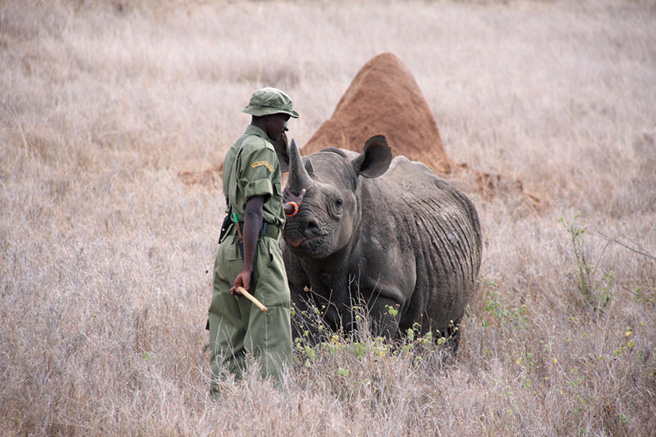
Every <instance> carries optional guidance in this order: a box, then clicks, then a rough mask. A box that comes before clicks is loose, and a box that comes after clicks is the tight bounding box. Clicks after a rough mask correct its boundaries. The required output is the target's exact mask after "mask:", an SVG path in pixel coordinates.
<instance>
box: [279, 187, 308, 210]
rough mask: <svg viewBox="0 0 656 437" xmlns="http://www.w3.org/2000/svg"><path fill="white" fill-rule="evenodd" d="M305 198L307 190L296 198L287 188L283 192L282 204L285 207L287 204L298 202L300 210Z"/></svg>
mask: <svg viewBox="0 0 656 437" xmlns="http://www.w3.org/2000/svg"><path fill="white" fill-rule="evenodd" d="M304 196H305V188H303V189H302V190H301V192H300V193H299V194H298V196H295V195H294V193H292V192H291V190H290V189H289V188H287V187H285V189H284V190H282V203H283V205H284V204H286V203H287V202H296V204H297V205H298V206H299V208H300V206H301V203H303V197H304Z"/></svg>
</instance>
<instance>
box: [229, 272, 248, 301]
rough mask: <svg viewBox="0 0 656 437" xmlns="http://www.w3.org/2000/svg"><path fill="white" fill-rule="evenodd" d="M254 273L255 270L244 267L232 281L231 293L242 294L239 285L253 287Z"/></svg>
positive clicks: (246, 287)
mask: <svg viewBox="0 0 656 437" xmlns="http://www.w3.org/2000/svg"><path fill="white" fill-rule="evenodd" d="M252 274H253V271H252V270H251V271H249V270H248V269H244V270H242V271H241V272H239V274H238V275H237V277H236V278H235V282H233V283H232V288H231V289H230V294H236V295H239V296H241V293H240V292H239V290H237V287H244V288H245V289H246V290H248V289H249V288H251V275H252Z"/></svg>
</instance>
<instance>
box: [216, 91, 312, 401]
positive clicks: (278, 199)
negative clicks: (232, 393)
mask: <svg viewBox="0 0 656 437" xmlns="http://www.w3.org/2000/svg"><path fill="white" fill-rule="evenodd" d="M242 111H243V112H245V113H247V114H250V115H251V116H252V119H251V124H250V125H249V126H248V127H247V128H246V132H245V133H244V134H243V135H242V136H241V137H240V138H239V139H238V140H237V142H236V143H235V144H233V145H232V147H231V148H230V149H229V150H228V153H227V154H226V157H225V162H224V166H223V191H224V194H225V195H226V205H227V206H226V211H227V212H228V217H229V225H227V229H226V231H225V232H223V233H222V236H221V239H220V241H219V249H218V252H217V255H216V260H215V264H214V290H213V293H212V303H211V305H210V308H209V321H208V325H209V331H210V364H211V368H212V373H213V381H212V391H213V392H215V391H216V387H217V382H218V380H219V379H220V376H221V371H222V369H223V367H224V365H225V366H227V368H228V370H229V371H230V372H231V373H232V374H234V375H235V377H236V378H238V379H240V378H241V377H242V372H243V370H244V367H245V364H246V356H247V354H252V355H253V356H254V357H255V359H256V362H257V364H258V365H259V366H260V373H261V375H262V377H264V378H269V377H271V378H272V379H273V382H274V384H276V385H277V386H279V385H280V380H281V371H282V370H283V369H284V368H285V367H286V366H287V367H288V366H289V365H290V364H291V360H292V338H291V325H290V297H289V286H288V284H287V276H286V273H285V267H284V264H283V260H282V254H281V251H280V246H279V243H278V236H279V235H280V230H281V229H282V227H283V225H284V223H285V216H286V215H287V216H293V215H295V214H296V212H298V207H299V206H300V205H301V203H302V201H303V195H304V194H305V190H303V191H302V192H301V193H300V194H299V195H298V196H295V195H293V194H292V193H290V192H289V191H287V190H285V192H284V194H283V190H282V188H281V185H282V182H281V178H280V177H281V176H280V172H281V169H280V162H279V159H278V156H277V155H276V150H275V149H274V146H273V144H274V143H277V142H279V140H281V137H282V138H283V139H284V140H285V142H286V137H285V131H287V121H288V120H289V118H290V117H293V118H298V117H299V115H298V113H297V112H296V111H295V110H294V108H293V105H292V101H291V99H290V98H289V96H288V95H287V94H285V93H284V92H282V91H280V90H278V89H275V88H262V89H260V90H257V91H255V92H254V93H253V95H252V96H251V99H250V102H249V104H248V106H246V107H244V108H242ZM280 153H282V154H285V153H286V150H285V151H280ZM283 195H284V197H285V200H286V201H288V202H286V204H285V205H283V204H282V198H283ZM224 227H225V226H224ZM237 287H243V288H244V289H246V290H248V291H249V292H250V293H251V294H252V295H254V296H255V297H256V298H257V299H259V300H260V301H261V302H262V303H263V304H264V306H266V307H267V309H268V311H267V312H263V311H261V310H260V309H259V308H258V307H257V306H255V305H254V304H252V303H251V302H250V301H249V300H248V299H246V298H245V297H243V296H242V295H241V293H240V292H239V291H238V290H237Z"/></svg>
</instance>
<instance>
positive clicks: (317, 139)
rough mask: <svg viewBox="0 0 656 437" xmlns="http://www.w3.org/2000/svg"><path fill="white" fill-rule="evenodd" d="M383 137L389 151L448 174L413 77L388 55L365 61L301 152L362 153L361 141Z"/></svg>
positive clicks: (447, 160)
mask: <svg viewBox="0 0 656 437" xmlns="http://www.w3.org/2000/svg"><path fill="white" fill-rule="evenodd" d="M376 134H383V135H385V136H386V137H387V141H388V143H389V145H390V147H391V148H392V153H393V154H394V155H395V156H396V155H404V156H406V157H407V158H408V159H411V160H413V161H421V162H423V163H425V164H427V165H429V167H431V169H433V170H434V171H436V172H438V173H442V174H447V173H450V172H451V171H452V170H453V168H454V166H455V163H454V162H453V161H452V160H451V159H450V158H449V157H448V156H447V155H446V153H445V152H444V147H443V145H442V140H441V138H440V131H439V129H438V128H437V123H436V121H435V118H434V117H433V113H432V112H431V109H430V107H429V106H428V102H426V99H425V98H424V95H423V94H422V92H421V89H419V86H418V85H417V82H416V81H415V79H414V77H413V75H412V73H410V71H409V70H408V68H407V67H406V66H405V65H404V64H403V62H401V60H400V59H399V58H398V57H396V56H395V55H394V54H392V53H383V54H380V55H378V56H376V57H374V58H373V59H371V60H370V61H369V62H367V63H366V64H365V65H364V66H363V67H362V68H361V69H360V71H359V72H358V74H357V75H356V76H355V78H354V79H353V81H352V82H351V85H350V86H349V88H348V89H347V90H346V93H344V96H343V97H342V98H341V100H340V101H339V103H338V104H337V107H336V108H335V112H334V113H333V115H332V116H331V117H330V119H328V120H327V121H326V122H324V123H323V125H321V127H320V128H319V130H318V131H317V132H316V133H315V134H314V135H313V136H312V138H310V140H309V141H308V143H307V144H306V145H305V146H304V147H303V148H302V149H301V153H302V154H303V155H309V154H311V153H314V152H316V151H317V150H319V149H322V148H324V147H327V146H334V147H340V148H344V149H350V150H354V151H357V152H360V151H362V146H363V145H364V143H365V141H366V140H367V139H369V138H370V137H371V136H373V135H376Z"/></svg>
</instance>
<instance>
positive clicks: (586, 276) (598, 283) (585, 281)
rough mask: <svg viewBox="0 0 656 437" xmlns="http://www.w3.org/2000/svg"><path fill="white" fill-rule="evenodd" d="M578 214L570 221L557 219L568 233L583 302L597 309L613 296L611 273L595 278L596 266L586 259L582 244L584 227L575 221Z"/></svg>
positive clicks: (604, 305)
mask: <svg viewBox="0 0 656 437" xmlns="http://www.w3.org/2000/svg"><path fill="white" fill-rule="evenodd" d="M580 216H581V213H580V212H577V213H576V215H575V216H574V218H573V219H572V221H571V222H568V221H567V220H565V219H564V218H563V217H560V218H559V219H558V221H559V222H560V223H561V224H562V225H563V226H564V227H565V229H566V230H567V232H568V233H569V235H570V239H571V242H572V247H573V249H574V257H575V259H576V269H575V272H576V277H577V288H578V289H579V291H580V292H581V295H582V297H583V302H584V304H585V305H587V306H591V307H592V308H593V310H594V311H597V310H601V309H603V308H605V307H606V306H607V305H608V304H609V303H610V301H611V299H612V297H613V295H612V293H611V292H610V285H611V283H612V282H613V274H612V273H604V274H603V275H602V278H601V280H597V279H596V277H597V275H598V273H599V271H598V269H597V266H593V265H591V264H590V263H589V262H588V260H587V256H586V255H587V254H586V250H585V248H584V244H583V234H585V228H582V227H580V226H579V225H578V223H577V222H578V219H579V217H580Z"/></svg>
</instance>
